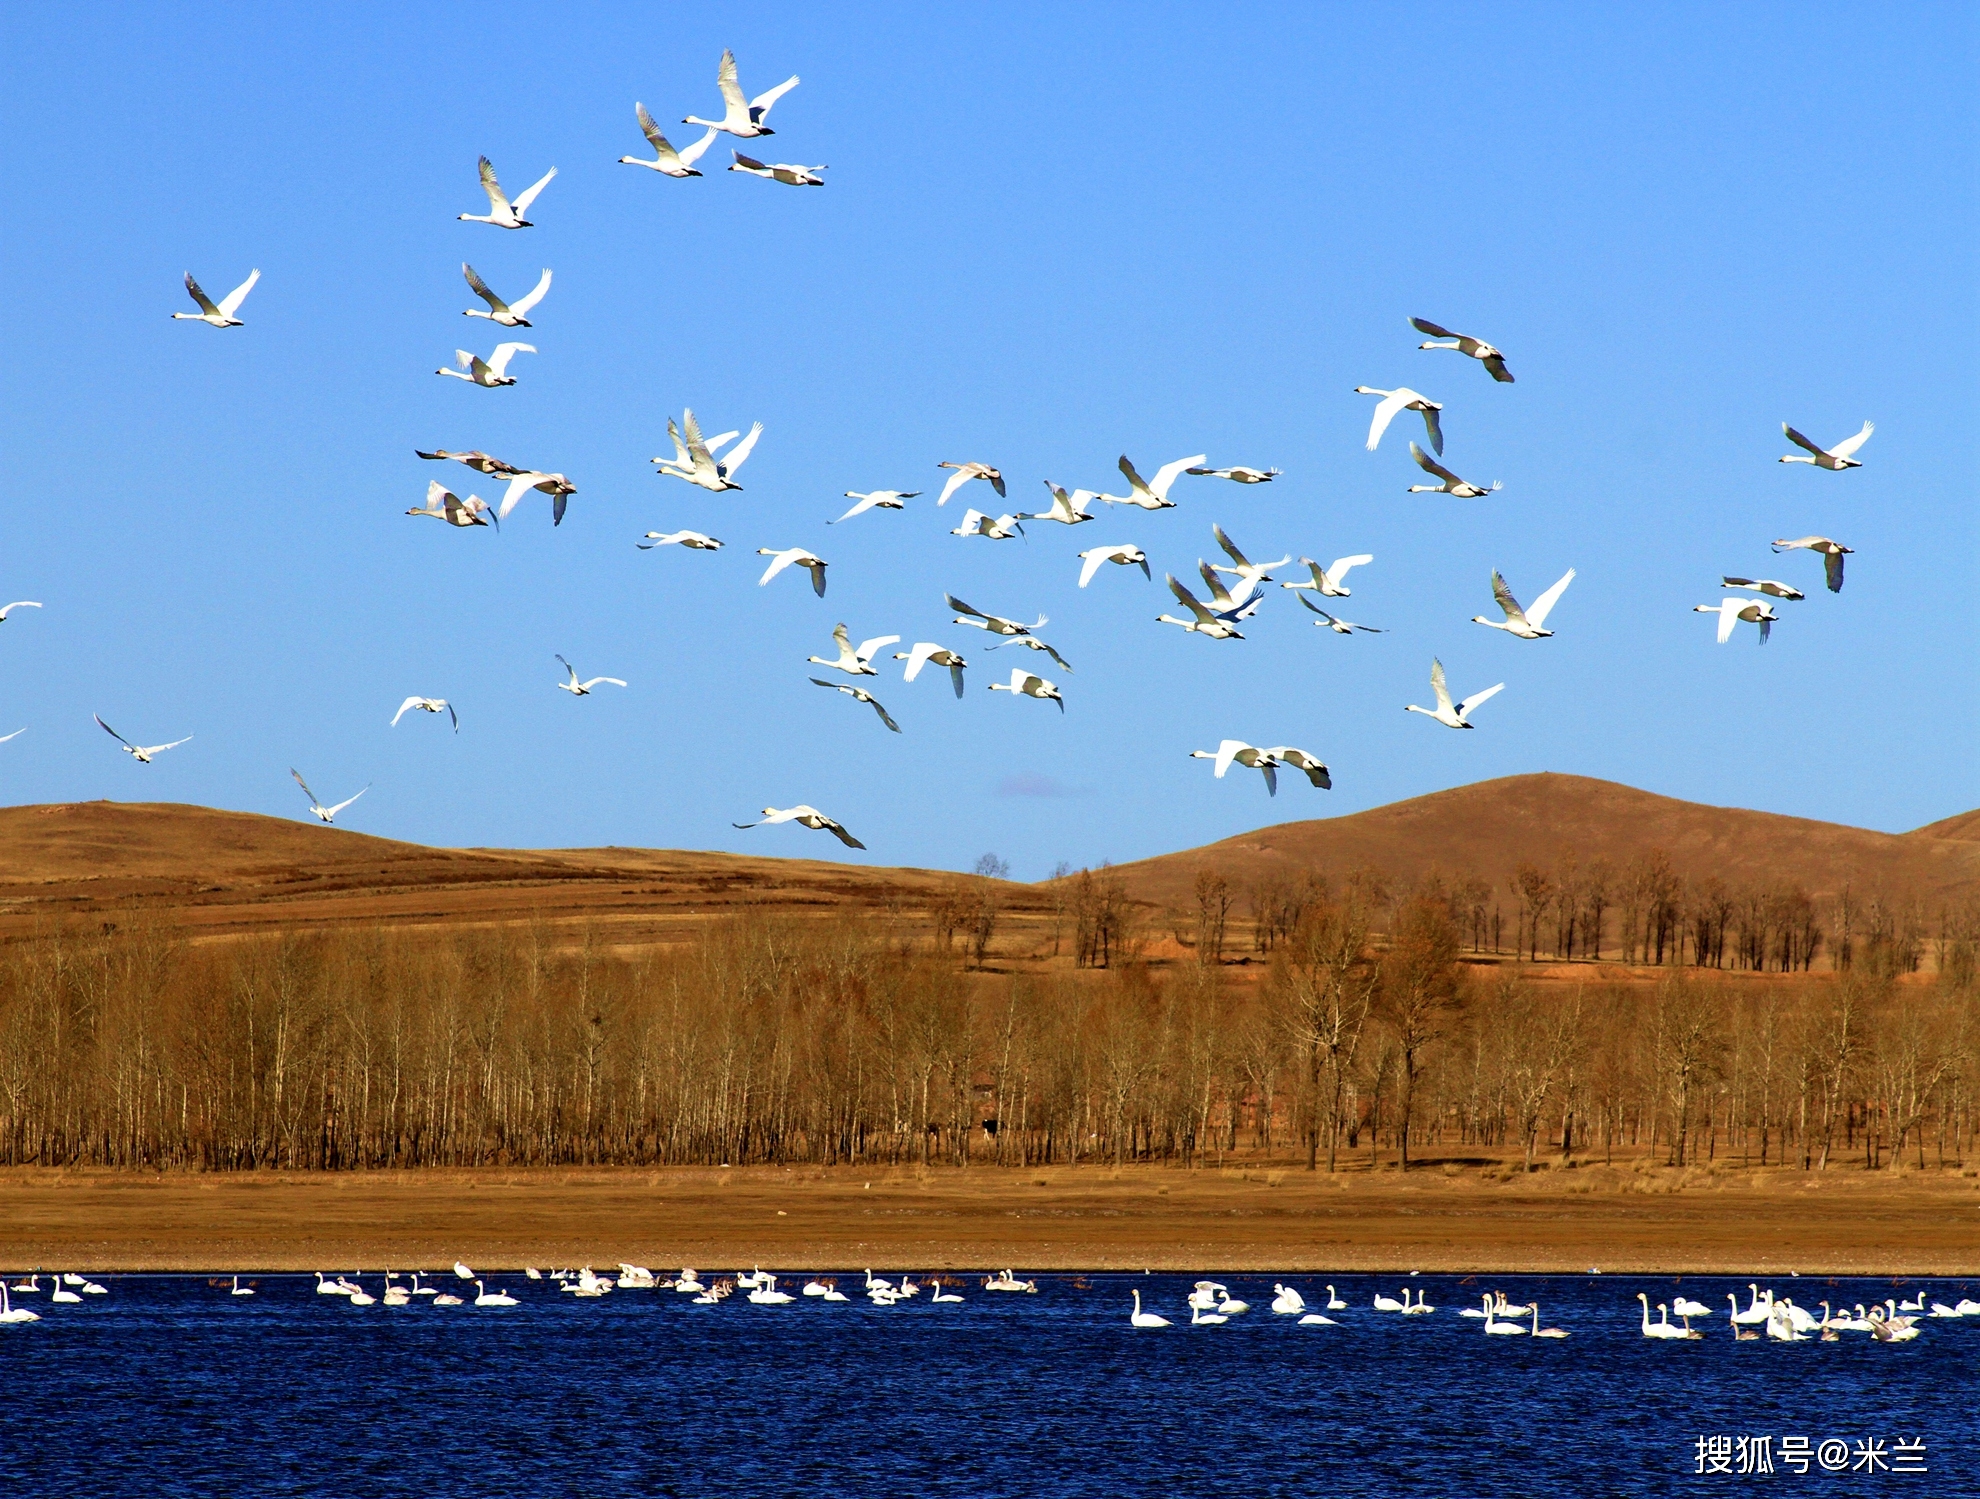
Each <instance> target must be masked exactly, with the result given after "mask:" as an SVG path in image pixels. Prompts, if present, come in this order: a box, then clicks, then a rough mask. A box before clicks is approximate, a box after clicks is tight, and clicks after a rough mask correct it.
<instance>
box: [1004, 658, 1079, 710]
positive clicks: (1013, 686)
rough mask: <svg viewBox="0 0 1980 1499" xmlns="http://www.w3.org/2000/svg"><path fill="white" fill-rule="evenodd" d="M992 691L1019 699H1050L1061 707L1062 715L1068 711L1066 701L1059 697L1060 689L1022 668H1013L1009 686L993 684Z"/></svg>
mask: <svg viewBox="0 0 1980 1499" xmlns="http://www.w3.org/2000/svg"><path fill="white" fill-rule="evenodd" d="M990 690H991V691H992V692H1010V693H1015V694H1016V695H1017V696H1019V697H1037V698H1047V697H1049V698H1050V699H1051V700H1052V701H1053V702H1055V703H1057V704H1058V705H1059V711H1060V712H1061V713H1063V712H1065V711H1066V700H1065V699H1064V698H1062V697H1060V696H1059V689H1058V688H1057V687H1055V686H1053V685H1052V684H1051V683H1050V682H1048V681H1046V680H1045V679H1044V678H1043V677H1041V676H1039V675H1038V674H1037V673H1036V672H1030V671H1026V670H1025V669H1024V668H1023V667H1022V666H1013V667H1012V668H1011V680H1010V682H1009V684H1008V685H1006V684H1005V683H1003V682H992V683H991V684H990Z"/></svg>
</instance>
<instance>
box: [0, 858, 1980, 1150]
mask: <svg viewBox="0 0 1980 1499" xmlns="http://www.w3.org/2000/svg"><path fill="white" fill-rule="evenodd" d="M1075 893H1077V890H1076V891H1075ZM1212 893H1214V892H1212ZM1116 894H1117V892H1115V891H1114V890H1113V889H1112V887H1111V886H1110V884H1109V881H1108V880H1107V879H1106V878H1105V877H1104V876H1102V877H1095V878H1093V879H1091V880H1090V881H1089V883H1088V884H1087V886H1086V889H1085V894H1084V895H1079V896H1078V900H1077V902H1076V904H1077V910H1076V912H1075V911H1073V910H1071V909H1069V912H1068V914H1069V917H1071V919H1070V921H1069V925H1070V926H1071V927H1072V928H1073V931H1072V932H1071V933H1070V935H1072V936H1073V938H1074V945H1075V947H1077V948H1079V949H1081V950H1083V951H1086V952H1088V953H1089V962H1090V961H1091V960H1092V958H1093V957H1097V956H1099V954H1098V953H1095V952H1092V951H1091V950H1092V949H1094V948H1096V947H1105V946H1106V945H1107V944H1108V943H1110V942H1112V941H1115V940H1116V939H1115V938H1110V937H1109V936H1108V935H1107V925H1108V923H1109V922H1112V921H1114V920H1115V919H1116V917H1117V916H1119V913H1120V909H1121V905H1120V903H1119V902H1118V901H1117V900H1116ZM1227 894H1228V892H1226V895H1227ZM1072 904H1074V903H1069V907H1070V905H1072ZM1224 914H1225V915H1228V907H1225V912H1224ZM1463 915H1464V912H1463V909H1462V907H1454V906H1453V903H1452V902H1451V900H1450V899H1448V897H1447V896H1445V895H1442V894H1440V893H1439V892H1437V891H1435V890H1434V889H1433V890H1427V891H1426V890H1419V892H1418V893H1417V894H1415V895H1414V896H1412V897H1411V898H1409V899H1407V900H1405V901H1402V902H1401V903H1400V904H1397V903H1395V902H1393V901H1386V902H1377V901H1375V900H1374V899H1373V898H1372V897H1371V894H1370V892H1369V890H1368V889H1367V888H1366V887H1365V886H1363V885H1360V884H1356V885H1350V886H1349V887H1347V888H1346V889H1344V890H1342V891H1340V892H1338V893H1337V894H1335V895H1333V896H1331V897H1330V896H1329V894H1328V893H1327V892H1326V891H1324V890H1323V889H1321V888H1320V887H1318V886H1313V887H1309V889H1308V890H1307V893H1306V896H1305V897H1303V899H1302V905H1301V909H1300V912H1299V914H1298V917H1297V919H1296V920H1295V921H1293V922H1292V924H1291V926H1290V928H1289V929H1287V930H1285V931H1283V932H1282V933H1281V934H1280V935H1278V936H1277V937H1276V938H1275V940H1274V946H1273V949H1272V952H1271V956H1270V960H1269V965H1268V967H1267V969H1266V971H1265V974H1264V977H1263V979H1262V981H1260V982H1244V983H1239V982H1235V981H1234V979H1235V978H1236V977H1237V974H1236V971H1234V970H1231V969H1228V968H1226V967H1223V966H1222V965H1218V964H1215V963H1207V962H1206V963H1185V964H1181V965H1177V966H1175V967H1173V968H1171V969H1168V970H1162V969H1158V968H1154V967H1151V966H1150V965H1148V964H1146V963H1143V962H1140V961H1134V960H1132V959H1131V958H1128V957H1124V956H1123V954H1122V953H1121V950H1120V949H1119V948H1118V947H1115V948H1114V949H1113V956H1112V958H1111V959H1110V961H1111V963H1112V966H1111V967H1109V968H1108V969H1106V970H1104V971H1103V970H1097V969H1095V968H1092V967H1085V968H1076V969H1073V970H1070V971H1058V972H1050V973H1047V974H1046V975H1045V976H1043V977H1032V976H1023V975H1018V976H1009V975H992V974H987V973H982V972H970V971H969V970H968V969H967V968H965V967H964V966H963V964H962V963H961V962H959V961H958V960H957V958H956V957H955V956H954V955H952V954H951V953H948V952H944V951H942V950H941V949H939V948H937V949H935V950H932V951H924V950H920V949H918V948H917V947H916V946H915V944H914V943H912V942H904V941H902V940H901V936H900V932H899V931H898V929H892V928H887V927H886V926H885V923H884V922H882V921H880V920H879V919H878V918H876V925H875V927H874V929H873V930H872V931H870V932H860V931H857V930H852V931H848V930H847V929H845V928H844V927H843V926H834V927H833V928H832V929H830V930H829V931H822V930H820V929H819V928H818V927H816V926H811V925H806V924H803V923H791V922H784V921H779V920H776V919H763V918H758V919H749V920H741V919H739V920H737V921H734V922H732V923H731V924H728V925H725V926H721V927H718V928H716V929H714V930H712V931H711V932H710V933H708V934H707V935H706V936H705V937H704V938H703V939H701V940H700V941H699V942H698V943H697V944H696V945H695V946H693V947H692V948H691V949H688V950H685V951H680V952H660V953H653V954H649V955H645V956H640V957H635V958H624V957H620V956H616V955H613V954H611V953H608V952H607V951H605V950H603V949H601V948H599V947H597V946H595V945H593V944H591V943H588V942H587V943H583V944H580V945H578V946H577V947H576V948H575V949H573V948H572V947H570V946H569V945H565V946H562V947H559V946H557V945H555V944H553V942H552V941H551V940H550V937H549V935H548V934H547V933H545V932H543V931H541V930H533V929H529V928H511V929H504V930H492V931H484V932H474V933H467V934H462V935H459V936H455V937H450V938H436V937H434V936H432V935H429V934H407V933H393V932H386V931H371V932H351V933H344V934H330V935H320V936H311V937H291V938H286V939H282V940H270V941H246V940H244V941H241V942H237V943H231V944H197V945H195V944H190V943H187V942H185V941H183V940H182V939H181V938H180V937H178V936H177V935H176V934H174V933H173V932H170V931H167V930H164V929H159V928H153V927H148V926H145V925H144V924H142V923H139V924H135V925H129V926H126V927H124V928H123V929H121V930H116V931H110V932H99V933H91V934H87V935H79V934H76V933H70V932H58V933H52V934H49V935H46V936H43V937H39V938H36V939H33V940H27V941H20V942H15V943H12V944H10V945H8V946H7V947H6V948H5V949H4V950H0V1161H6V1162H11V1163H21V1162H40V1163H47V1164H62V1163H79V1162H81V1163H102V1164H109V1165H122V1166H139V1165H143V1166H174V1165H176V1166H196V1167H203V1168H218V1169H247V1168H257V1167H284V1168H305V1169H307V1168H351V1167H368V1168H371V1167H389V1166H413V1165H472V1164H479V1163H519V1164H527V1163H545V1164H556V1163H569V1164H581V1163H614V1162H622V1163H664V1162H680V1163H692V1162H702V1163H709V1164H715V1163H720V1162H795V1161H805V1162H820V1163H835V1162H854V1161H865V1162H903V1161H923V1162H931V1161H948V1162H953V1163H955V1164H958V1165H967V1164H970V1163H973V1162H975V1163H981V1162H998V1163H1005V1164H1011V1165H1025V1164H1031V1163H1035V1162H1043V1161H1052V1162H1079V1161H1085V1160H1093V1159H1104V1160H1108V1161H1127V1160H1148V1159H1153V1160H1162V1161H1173V1162H1178V1163H1182V1164H1198V1163H1203V1162H1218V1161H1227V1160H1249V1159H1255V1158H1260V1157H1264V1158H1277V1159H1282V1160H1283V1159H1285V1158H1287V1156H1288V1155H1291V1156H1294V1157H1296V1158H1297V1159H1300V1160H1302V1161H1303V1162H1304V1163H1306V1164H1308V1165H1311V1166H1313V1167H1315V1168H1319V1167H1321V1166H1325V1167H1327V1168H1329V1169H1336V1168H1340V1167H1342V1166H1344V1165H1348V1164H1355V1165H1360V1164H1363V1163H1379V1164H1388V1163H1391V1162H1394V1163H1398V1164H1401V1165H1403V1166H1404V1167H1405V1168H1406V1167H1407V1166H1408V1165H1409V1164H1410V1163H1411V1162H1412V1161H1416V1160H1420V1159H1421V1158H1422V1157H1423V1155H1424V1154H1425V1153H1426V1152H1431V1151H1435V1152H1437V1153H1441V1154H1443V1155H1445V1156H1446V1157H1449V1156H1450V1155H1451V1154H1452V1152H1453V1150H1454V1149H1456V1150H1457V1151H1458V1153H1460V1154H1461V1153H1462V1151H1463V1149H1465V1148H1473V1147H1491V1148H1492V1149H1493V1150H1494V1151H1495V1152H1503V1151H1504V1150H1506V1149H1507V1148H1508V1147H1511V1148H1514V1149H1516V1150H1518V1151H1519V1153H1520V1154H1521V1156H1522V1157H1523V1158H1524V1159H1526V1160H1528V1161H1533V1160H1537V1159H1538V1158H1539V1157H1540V1156H1542V1155H1553V1154H1556V1153H1557V1154H1559V1155H1562V1156H1569V1157H1579V1158H1582V1159H1586V1158H1587V1157H1588V1156H1589V1155H1590V1154H1591V1153H1597V1154H1601V1155H1603V1156H1612V1155H1613V1154H1614V1153H1615V1152H1616V1151H1617V1150H1619V1149H1620V1150H1623V1151H1624V1152H1625V1153H1626V1154H1628V1155H1629V1156H1630V1157H1631V1158H1632V1159H1634V1158H1641V1157H1643V1156H1644V1154H1645V1152H1646V1151H1647V1152H1648V1155H1649V1158H1651V1159H1654V1160H1657V1161H1660V1162H1667V1163H1670V1164H1687V1163H1694V1162H1697V1161H1699V1160H1701V1159H1714V1158H1720V1159H1722V1158H1724V1157H1725V1156H1726V1154H1727V1153H1728V1152H1732V1153H1736V1155H1737V1157H1738V1158H1739V1159H1741V1160H1751V1161H1754V1162H1756V1163H1759V1162H1765V1163H1777V1164H1778V1163H1785V1164H1790V1165H1798V1166H1806V1167H1824V1166H1827V1165H1830V1164H1831V1163H1832V1162H1834V1161H1837V1160H1839V1159H1840V1160H1851V1161H1854V1160H1859V1159H1860V1160H1861V1161H1862V1162H1863V1163H1864V1164H1865V1165H1868V1166H1871V1167H1876V1166H1893V1165H1897V1164H1899V1163H1900V1162H1901V1161H1904V1162H1909V1163H1910V1164H1912V1165H1918V1164H1924V1163H1927V1162H1928V1158H1929V1160H1931V1161H1947V1160H1958V1159H1961V1158H1963V1155H1964V1150H1965V1147H1966V1143H1967V1141H1968V1139H1969V1137H1970V1135H1971V1133H1972V1131H1973V1128H1974V1125H1975V1121H1974V1119H1973V1117H1972V1112H1971V1105H1972V1100H1973V1097H1974V1089H1975V1086H1976V1083H1977V1082H1980V1077H1976V1070H1975V1069H1976V1055H1977V1054H1980V1046H1976V1041H1980V1037H1976V1034H1975V1029H1974V1022H1975V1007H1974V998H1975V992H1976V990H1975V984H1974V979H1973V973H1972V965H1971V963H1970V962H1967V963H1966V964H1965V966H1964V967H1963V968H1962V967H1961V965H1960V964H1959V963H1956V962H1951V963H1946V964H1942V965H1941V967H1940V971H1939V972H1938V973H1937V974H1936V975H1933V976H1930V977H1927V976H1925V975H1917V976H1907V975H1905V974H1904V973H1903V971H1902V970H1903V965H1902V963H1900V962H1898V961H1896V958H1897V954H1896V953H1895V950H1894V949H1893V948H1889V947H1885V948H1879V949H1876V950H1875V951H1874V952H1873V953H1871V954H1870V955H1869V959H1874V961H1871V960H1869V959H1866V960H1865V961H1860V962H1858V963H1857V964H1856V965H1855V966H1854V967H1853V968H1852V969H1850V970H1848V971H1846V972H1843V973H1839V974H1792V975H1772V974H1770V975H1765V976H1761V975H1746V976H1740V977H1728V976H1721V975H1717V974H1701V973H1699V972H1698V970H1696V969H1690V968H1686V969H1677V968H1673V969H1670V970H1668V971H1667V972H1666V973H1665V974H1664V975H1662V976H1661V977H1660V979H1659V980H1658V981H1657V982H1656V983H1654V984H1646V983H1618V984H1613V985H1610V984H1604V985H1599V986H1592V985H1591V986H1574V985H1563V984H1558V983H1549V984H1536V983H1534V982H1532V981H1530V980H1529V979H1528V978H1527V977H1526V976H1525V975H1524V973H1523V971H1522V970H1521V969H1519V968H1518V967H1516V966H1512V965H1506V966H1504V967H1499V966H1496V965H1485V966H1482V967H1481V966H1480V965H1476V964H1473V963H1467V962H1466V961H1465V960H1464V955H1463V948H1464V947H1465V945H1466V941H1465V939H1466V936H1467V935H1468V933H1467V927H1466V923H1465V921H1464V920H1463V919H1462V917H1463ZM1378 917H1379V918H1380V922H1381V924H1382V926H1383V927H1384V928H1385V931H1386V936H1385V938H1384V940H1380V941H1378V940H1376V938H1375V937H1374V935H1373V928H1374V926H1375V923H1376V919H1377V918H1378ZM961 925H962V923H961V922H960V920H959V922H958V926H959V927H960V926H961ZM1199 936H1200V937H1201V938H1202V939H1204V940H1209V941H1213V942H1214V940H1215V936H1216V934H1215V933H1214V932H1213V931H1212V930H1210V929H1209V928H1207V927H1206V928H1204V929H1202V930H1201V931H1200V933H1199ZM1591 971H1592V972H1599V971H1600V970H1591Z"/></svg>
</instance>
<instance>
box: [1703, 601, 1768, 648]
mask: <svg viewBox="0 0 1980 1499" xmlns="http://www.w3.org/2000/svg"><path fill="white" fill-rule="evenodd" d="M1692 613H1694V614H1716V615H1718V616H1719V644H1720V645H1724V644H1725V643H1726V642H1727V641H1728V640H1730V639H1732V632H1733V626H1734V625H1735V624H1737V623H1738V622H1739V621H1740V620H1742V619H1743V620H1745V621H1746V622H1747V623H1748V624H1751V625H1758V626H1759V627H1760V643H1761V644H1762V645H1765V644H1766V643H1767V636H1768V635H1769V634H1770V633H1771V632H1772V630H1773V628H1774V625H1775V624H1776V623H1777V622H1778V621H1779V620H1780V615H1778V614H1776V613H1775V612H1774V606H1773V605H1772V604H1770V603H1768V602H1767V601H1766V600H1765V599H1740V598H1731V599H1720V600H1719V602H1718V603H1716V604H1699V605H1697V606H1696V607H1695V608H1694V609H1693V610H1692Z"/></svg>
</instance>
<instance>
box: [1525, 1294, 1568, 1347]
mask: <svg viewBox="0 0 1980 1499" xmlns="http://www.w3.org/2000/svg"><path fill="white" fill-rule="evenodd" d="M1526 1309H1527V1310H1528V1311H1530V1312H1531V1313H1533V1326H1532V1327H1531V1328H1530V1329H1529V1330H1528V1331H1529V1333H1530V1335H1531V1336H1533V1337H1536V1338H1564V1337H1566V1336H1567V1332H1566V1331H1565V1330H1564V1329H1562V1328H1559V1327H1542V1326H1541V1325H1540V1303H1539V1302H1537V1301H1535V1302H1531V1303H1529V1304H1528V1306H1527V1308H1526Z"/></svg>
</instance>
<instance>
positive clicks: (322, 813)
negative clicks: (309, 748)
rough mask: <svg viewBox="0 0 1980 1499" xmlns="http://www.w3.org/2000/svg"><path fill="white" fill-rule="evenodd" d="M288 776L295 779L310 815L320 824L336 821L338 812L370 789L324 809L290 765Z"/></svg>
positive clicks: (299, 773)
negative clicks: (307, 803) (307, 800)
mask: <svg viewBox="0 0 1980 1499" xmlns="http://www.w3.org/2000/svg"><path fill="white" fill-rule="evenodd" d="M289 774H290V775H292V776H294V777H295V778H296V784H297V785H298V786H300V787H302V792H303V795H304V796H306V797H308V798H309V810H310V815H311V816H313V817H314V818H315V819H316V820H317V821H318V822H321V823H332V822H335V821H336V820H337V814H338V813H339V812H341V811H343V810H344V808H346V807H348V806H349V805H350V804H351V803H352V802H354V801H356V800H357V799H358V796H363V795H364V791H369V790H370V789H371V788H370V787H369V786H366V787H365V788H364V791H360V792H359V793H358V794H357V796H347V797H345V798H344V799H343V800H342V801H340V802H338V803H337V805H336V806H334V807H326V806H324V805H323V803H322V802H320V801H318V800H317V799H316V793H315V792H314V791H311V790H310V789H309V782H307V781H305V780H304V779H303V778H302V772H300V771H298V770H297V769H296V768H295V767H294V766H293V765H292V766H290V767H289Z"/></svg>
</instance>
